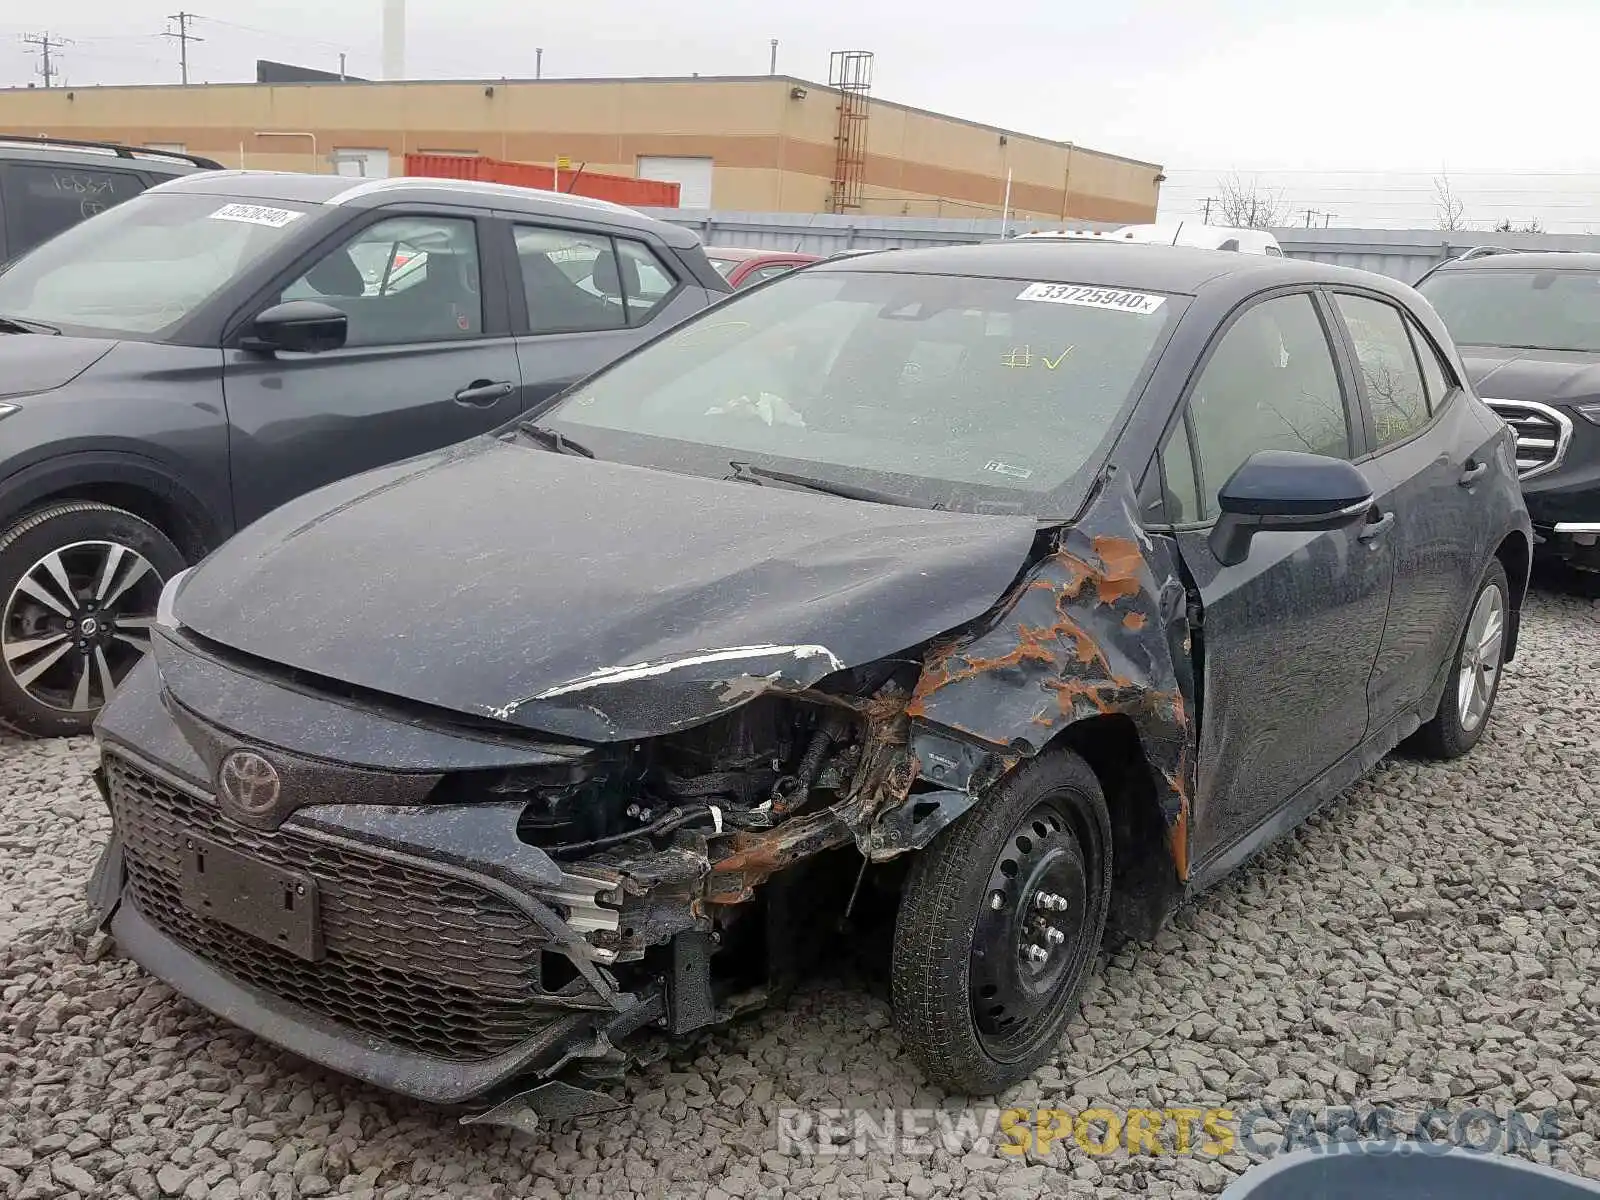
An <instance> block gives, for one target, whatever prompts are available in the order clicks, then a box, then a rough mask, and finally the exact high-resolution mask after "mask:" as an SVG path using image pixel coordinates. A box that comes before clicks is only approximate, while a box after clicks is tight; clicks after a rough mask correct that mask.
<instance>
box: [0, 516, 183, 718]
mask: <svg viewBox="0 0 1600 1200" xmlns="http://www.w3.org/2000/svg"><path fill="white" fill-rule="evenodd" d="M183 567H184V562H183V555H182V554H181V553H180V552H179V550H178V548H177V547H176V546H174V545H173V544H172V541H171V540H170V539H169V538H168V537H167V536H166V535H165V534H164V533H162V532H161V530H159V529H157V528H156V527H155V526H154V525H152V524H150V522H148V521H146V520H144V519H143V518H141V517H137V516H135V515H134V514H132V513H130V512H124V511H123V510H122V509H120V508H113V507H111V506H110V505H107V504H97V503H93V502H91V501H69V502H66V503H62V504H54V505H51V506H50V507H49V508H44V509H40V510H38V511H37V512H33V513H29V514H28V515H26V516H24V517H22V518H21V519H20V520H18V521H16V522H15V523H14V524H13V525H12V526H11V527H10V528H9V529H7V530H6V531H5V533H4V534H3V535H0V723H3V724H5V725H8V726H10V727H11V728H13V729H16V730H17V731H19V732H22V733H29V734H36V735H40V736H65V735H70V734H81V733H87V732H89V729H90V727H91V726H92V725H93V723H94V718H95V716H96V715H97V714H98V713H99V711H100V709H101V708H102V707H103V706H104V704H105V702H106V700H107V699H109V698H110V696H111V693H112V692H113V691H114V690H115V688H116V685H117V684H119V683H121V682H122V680H123V678H124V677H125V676H126V675H127V674H128V672H129V671H131V670H132V669H133V668H134V666H135V665H137V663H138V661H139V660H140V659H141V658H143V657H144V655H145V653H146V652H147V651H148V650H149V647H150V626H151V624H152V623H153V622H154V620H155V614H156V600H157V599H158V598H159V596H160V594H161V588H162V586H163V584H165V582H166V581H167V580H168V579H170V578H171V577H172V576H173V575H175V574H177V573H178V572H179V571H181V570H183Z"/></svg>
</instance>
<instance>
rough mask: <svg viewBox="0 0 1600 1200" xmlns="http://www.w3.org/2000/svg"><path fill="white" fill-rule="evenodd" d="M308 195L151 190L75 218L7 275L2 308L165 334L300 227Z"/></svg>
mask: <svg viewBox="0 0 1600 1200" xmlns="http://www.w3.org/2000/svg"><path fill="white" fill-rule="evenodd" d="M310 211H312V209H311V208H309V207H308V206H306V205H303V204H290V203H287V202H284V201H277V200H275V201H273V202H272V204H271V205H270V206H265V205H260V204H253V203H244V202H238V201H230V200H228V199H226V198H225V197H220V196H199V195H185V194H176V195H166V194H162V193H160V192H154V193H147V194H145V195H143V196H138V197H136V198H134V199H132V200H129V201H127V202H126V203H123V204H119V205H117V206H116V207H115V208H112V209H109V210H108V211H106V212H103V213H101V214H100V215H99V216H96V217H93V218H91V219H90V220H87V221H84V222H82V223H81V224H78V225H74V226H73V227H72V228H71V229H68V230H66V231H65V232H64V233H62V234H60V235H59V236H58V237H55V238H53V239H51V240H50V241H48V242H46V243H44V245H42V246H40V247H38V248H37V249H35V250H34V251H33V252H32V253H30V254H26V255H24V256H23V257H22V258H20V259H18V260H17V261H16V262H15V263H13V264H12V265H11V267H10V268H9V269H7V270H6V271H5V273H4V274H0V314H4V315H6V316H12V317H23V318H26V319H27V320H30V321H44V322H47V323H48V324H51V325H56V326H60V327H62V328H63V329H66V330H68V331H69V332H73V333H84V334H100V335H107V336H113V337H115V336H124V335H129V334H132V335H158V334H161V333H163V332H165V331H166V330H169V329H171V328H172V327H173V326H175V325H177V324H178V323H179V322H181V321H183V320H185V319H186V318H187V317H189V316H190V315H192V314H193V313H194V312H195V310H196V309H198V308H199V307H200V306H201V305H202V304H204V303H205V302H206V301H207V300H209V299H210V298H211V297H212V296H214V295H215V294H216V293H217V292H219V291H221V290H222V288H223V287H224V286H226V285H227V284H228V283H230V282H232V281H233V280H234V279H235V278H237V276H238V274H239V272H241V271H243V270H245V269H247V268H248V267H250V266H251V265H252V264H253V263H255V262H256V261H257V260H259V259H260V258H261V257H262V256H263V255H265V254H267V253H268V252H269V251H271V250H272V249H273V248H274V247H275V246H277V245H279V244H280V243H281V242H283V240H284V239H285V238H287V237H289V236H290V235H291V234H292V233H293V232H294V230H295V227H296V225H297V223H298V222H299V221H301V220H302V219H303V218H304V215H305V214H306V213H307V212H310Z"/></svg>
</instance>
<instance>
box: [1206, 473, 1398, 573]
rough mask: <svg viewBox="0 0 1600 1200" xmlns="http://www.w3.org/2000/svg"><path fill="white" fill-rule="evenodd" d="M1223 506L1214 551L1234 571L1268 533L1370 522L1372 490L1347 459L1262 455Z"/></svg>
mask: <svg viewBox="0 0 1600 1200" xmlns="http://www.w3.org/2000/svg"><path fill="white" fill-rule="evenodd" d="M1217 506H1218V508H1219V509H1220V510H1221V516H1219V517H1218V518H1217V523H1216V525H1215V526H1214V527H1213V528H1212V530H1211V537H1210V543H1211V552H1212V553H1213V554H1215V555H1216V556H1217V561H1218V562H1219V563H1221V564H1222V565H1223V566H1225V567H1232V566H1236V565H1237V564H1239V563H1242V562H1243V561H1244V560H1245V558H1246V557H1248V556H1249V554H1250V540H1251V539H1252V538H1253V537H1255V535H1256V534H1258V533H1261V532H1263V531H1266V530H1289V529H1300V530H1305V531H1307V532H1310V531H1315V530H1324V529H1344V528H1346V527H1348V526H1350V525H1355V524H1357V523H1358V522H1361V521H1363V520H1365V519H1366V516H1367V513H1368V511H1369V510H1370V509H1371V508H1372V489H1371V488H1370V487H1368V486H1367V481H1366V478H1365V477H1364V476H1363V475H1362V474H1361V472H1360V471H1358V470H1356V468H1355V467H1354V466H1353V465H1352V464H1350V463H1348V462H1346V461H1345V460H1344V459H1342V458H1328V457H1326V456H1324V455H1321V454H1301V453H1299V452H1298V451H1294V450H1258V451H1256V453H1254V454H1252V455H1251V456H1250V457H1249V458H1247V459H1245V460H1244V462H1243V463H1242V464H1240V466H1239V469H1238V470H1237V471H1235V472H1234V473H1233V474H1232V475H1231V476H1230V477H1229V478H1228V482H1227V483H1225V484H1223V485H1222V490H1221V491H1220V492H1219V493H1218V495H1217Z"/></svg>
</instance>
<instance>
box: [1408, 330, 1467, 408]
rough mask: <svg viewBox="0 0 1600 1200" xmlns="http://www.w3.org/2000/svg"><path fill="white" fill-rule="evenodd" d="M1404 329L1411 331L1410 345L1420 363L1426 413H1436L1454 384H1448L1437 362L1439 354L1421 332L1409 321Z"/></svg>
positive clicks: (1444, 373)
mask: <svg viewBox="0 0 1600 1200" xmlns="http://www.w3.org/2000/svg"><path fill="white" fill-rule="evenodd" d="M1406 328H1407V329H1409V330H1410V331H1411V343H1412V345H1413V346H1415V347H1416V350H1417V358H1418V360H1419V361H1420V362H1421V363H1422V384H1423V387H1424V388H1426V389H1427V393H1428V411H1429V412H1438V411H1439V407H1440V405H1442V404H1443V403H1444V398H1445V397H1446V396H1448V395H1449V394H1450V392H1451V391H1452V390H1453V389H1454V387H1455V384H1453V383H1451V382H1450V374H1449V372H1448V370H1446V368H1445V365H1444V364H1443V363H1442V362H1440V361H1439V352H1438V351H1437V350H1435V349H1434V348H1433V343H1432V342H1430V341H1429V340H1428V338H1427V336H1426V335H1425V334H1424V333H1423V332H1422V330H1420V329H1418V328H1417V327H1416V325H1415V324H1414V323H1413V322H1411V321H1407V322H1406Z"/></svg>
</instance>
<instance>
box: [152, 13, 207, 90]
mask: <svg viewBox="0 0 1600 1200" xmlns="http://www.w3.org/2000/svg"><path fill="white" fill-rule="evenodd" d="M195 16H196V14H195V13H191V12H178V13H173V14H172V15H171V16H169V17H168V18H167V20H169V21H176V22H177V23H178V28H177V29H176V30H171V29H169V30H167V31H166V32H165V33H163V34H162V35H161V36H162V37H169V38H175V39H177V42H178V67H179V69H180V71H181V72H182V79H183V82H184V84H185V85H187V84H188V82H189V43H190V42H203V41H205V38H202V37H195V35H194V34H192V33H190V32H189V22H190V21H193V20H194V19H195Z"/></svg>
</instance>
